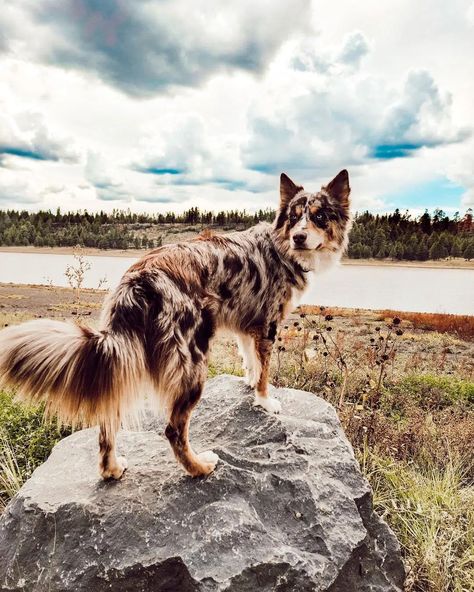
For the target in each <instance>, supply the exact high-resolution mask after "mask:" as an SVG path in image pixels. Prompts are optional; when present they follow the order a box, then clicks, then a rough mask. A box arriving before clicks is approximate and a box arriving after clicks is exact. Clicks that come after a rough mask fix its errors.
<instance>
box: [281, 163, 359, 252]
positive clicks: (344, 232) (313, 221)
mask: <svg viewBox="0 0 474 592" xmlns="http://www.w3.org/2000/svg"><path fill="white" fill-rule="evenodd" d="M349 194H350V187H349V175H348V173H347V171H346V170H343V171H341V172H340V173H339V174H338V175H337V176H336V177H334V179H333V180H332V181H331V182H330V183H328V184H327V185H326V186H325V187H322V188H321V190H320V191H318V192H317V193H310V192H308V191H305V190H304V189H303V187H301V186H299V185H296V184H295V183H293V181H292V180H291V179H290V178H289V177H287V176H286V175H285V173H282V174H281V177H280V208H279V212H278V214H277V217H276V220H275V228H276V229H277V230H278V231H279V233H280V236H282V237H283V239H284V240H287V241H289V248H290V252H291V253H292V255H293V256H294V257H296V259H298V260H300V261H303V262H304V261H309V260H311V258H312V257H314V254H315V253H316V252H324V251H326V252H329V253H330V252H332V253H341V254H342V252H343V251H344V249H345V247H346V245H347V240H348V234H349V230H350V213H349Z"/></svg>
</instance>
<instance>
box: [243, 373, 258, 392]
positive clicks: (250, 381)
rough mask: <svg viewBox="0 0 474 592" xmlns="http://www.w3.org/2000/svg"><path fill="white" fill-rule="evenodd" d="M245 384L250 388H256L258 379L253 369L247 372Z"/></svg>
mask: <svg viewBox="0 0 474 592" xmlns="http://www.w3.org/2000/svg"><path fill="white" fill-rule="evenodd" d="M245 383H246V384H247V385H248V386H249V387H250V388H255V386H256V384H257V377H256V372H255V370H253V369H250V370H249V369H246V370H245Z"/></svg>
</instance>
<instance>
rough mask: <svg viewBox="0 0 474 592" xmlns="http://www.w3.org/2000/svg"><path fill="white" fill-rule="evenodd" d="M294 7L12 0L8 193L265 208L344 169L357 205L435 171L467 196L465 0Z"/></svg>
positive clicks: (42, 200)
mask: <svg viewBox="0 0 474 592" xmlns="http://www.w3.org/2000/svg"><path fill="white" fill-rule="evenodd" d="M288 6H289V5H288V3H286V2H283V1H280V0H275V1H270V0H265V1H264V2H251V1H250V0H248V1H247V0H245V1H243V2H237V1H230V2H228V3H224V4H223V3H221V2H217V0H212V1H211V2H209V3H206V8H205V9H202V5H200V6H199V7H197V5H194V4H193V5H192V6H191V5H190V4H189V3H188V2H185V1H184V0H178V1H174V2H171V1H170V0H163V1H162V2H161V1H160V2H158V1H157V0H147V1H146V2H145V1H144V0H137V1H136V2H134V3H126V2H119V1H117V2H113V3H109V2H107V3H105V2H104V3H102V4H100V5H99V3H97V2H92V0H78V1H77V2H74V3H72V2H71V0H66V1H64V2H58V1H57V0H55V1H54V2H52V1H50V0H34V1H33V0H18V1H15V2H13V1H12V0H8V1H7V2H6V6H5V9H4V10H2V13H1V14H0V22H2V25H3V30H4V31H5V33H6V34H7V39H6V40H5V39H4V40H3V41H2V42H0V66H1V67H2V78H1V79H0V113H1V118H0V119H1V121H2V123H0V145H1V146H2V147H3V148H5V147H6V148H7V150H4V153H3V156H0V186H1V187H3V188H4V192H3V194H2V195H3V197H2V200H3V201H2V203H3V204H4V207H15V204H20V203H26V204H27V207H31V208H37V207H51V208H52V207H57V206H58V205H61V206H62V207H63V208H64V209H68V208H70V209H76V208H78V207H87V208H90V209H101V208H104V209H112V208H114V207H130V208H133V209H136V210H142V209H145V210H147V211H157V210H160V211H165V210H168V209H176V210H181V209H184V208H186V207H189V206H191V205H199V206H200V207H203V208H212V209H223V208H235V207H245V208H247V209H257V208H260V207H265V206H274V205H275V203H276V201H277V195H278V187H277V185H278V178H277V174H278V173H279V172H280V171H281V170H285V171H286V172H288V173H289V174H290V175H294V176H295V178H296V179H297V180H298V181H300V182H303V183H305V185H307V186H308V188H313V187H314V188H317V187H318V186H319V185H320V184H321V183H324V182H326V181H327V180H328V179H329V178H330V177H331V176H332V175H334V174H335V173H336V172H337V171H338V170H339V169H341V168H343V167H348V168H349V170H350V173H351V179H352V186H353V196H354V202H355V204H356V205H357V207H358V208H360V209H361V208H365V207H368V208H379V209H383V208H384V207H385V206H386V204H387V199H388V197H386V196H389V195H390V196H391V195H393V194H394V193H396V192H397V191H398V192H399V193H400V194H403V192H404V191H406V190H407V189H408V188H409V187H412V186H416V185H418V184H420V183H424V182H429V180H430V179H433V178H435V177H436V178H439V177H443V176H444V177H446V178H448V179H452V180H453V181H455V182H456V183H458V184H460V185H462V187H464V188H465V190H466V193H465V195H464V198H463V199H464V203H465V204H468V203H471V201H470V200H472V195H473V193H472V188H473V186H474V181H473V180H472V178H471V176H470V174H469V172H468V171H469V170H472V159H471V154H472V153H473V150H472V139H469V138H468V137H467V136H468V133H469V129H470V128H472V127H473V123H474V122H473V113H472V96H474V79H473V78H472V77H469V76H467V75H466V73H467V72H468V69H469V68H470V67H471V64H470V56H471V55H472V26H471V25H470V24H469V22H470V21H469V20H468V17H469V15H472V14H473V13H472V6H474V5H473V3H472V2H471V1H468V0H453V2H452V3H443V2H441V0H437V2H436V3H435V8H433V4H432V0H429V1H428V0H420V2H419V3H416V5H414V4H413V3H412V2H409V0H400V2H398V3H397V6H396V7H392V9H391V10H390V14H389V15H388V13H387V10H388V9H387V7H386V6H385V4H384V3H380V2H377V1H376V0H364V1H363V2H361V3H358V4H357V5H354V4H353V3H352V2H350V1H349V0H341V2H340V3H338V5H337V6H336V5H334V4H330V3H325V4H323V3H318V2H312V4H311V3H310V2H309V0H298V2H297V3H292V5H291V10H290V9H289V8H288ZM53 7H54V8H55V11H54V12H53ZM71 10H74V11H76V12H74V14H75V18H74V19H71V18H70V16H71V12H70V11H71ZM311 15H312V17H311ZM46 16H47V17H48V18H45V17H46ZM388 16H389V17H390V18H388ZM125 17H126V18H125ZM2 52H3V53H2ZM453 64H455V65H456V67H454V66H453ZM0 151H1V150H0ZM15 154H16V155H15ZM83 155H84V156H83ZM401 156H404V158H401ZM394 157H397V158H394ZM42 159H43V160H42ZM461 163H462V164H461ZM469 167H470V168H469ZM59 188H62V189H61V190H59ZM22 200H23V201H22ZM28 204H29V205H28Z"/></svg>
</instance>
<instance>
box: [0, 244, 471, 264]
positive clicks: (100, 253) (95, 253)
mask: <svg viewBox="0 0 474 592" xmlns="http://www.w3.org/2000/svg"><path fill="white" fill-rule="evenodd" d="M77 250H78V249H76V248H75V247H33V246H12V247H7V246H0V253H18V254H21V253H23V254H25V253H29V254H34V255H41V254H43V255H73V254H74V253H76V252H77ZM80 251H81V253H82V254H83V255H84V256H86V257H129V258H131V259H133V258H139V257H142V256H143V255H145V254H146V253H148V252H149V249H126V250H124V249H97V248H87V247H84V248H81V249H80ZM341 263H342V265H361V266H373V267H418V268H432V269H474V260H471V261H466V260H465V259H446V260H440V261H434V260H432V261H405V260H402V261H393V260H391V259H347V258H343V259H342V261H341Z"/></svg>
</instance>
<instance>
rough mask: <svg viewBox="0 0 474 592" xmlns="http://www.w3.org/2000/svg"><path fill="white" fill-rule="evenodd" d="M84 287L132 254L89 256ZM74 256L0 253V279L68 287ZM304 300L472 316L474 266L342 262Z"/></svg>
mask: <svg viewBox="0 0 474 592" xmlns="http://www.w3.org/2000/svg"><path fill="white" fill-rule="evenodd" d="M86 260H87V261H88V262H89V263H90V264H91V269H90V270H89V271H87V272H86V274H85V278H84V286H85V287H87V288H97V287H98V286H99V283H100V281H101V279H103V278H104V277H105V278H106V279H107V284H106V286H105V287H107V288H111V287H114V286H115V285H116V284H117V283H118V281H119V280H120V277H121V276H122V274H123V273H124V271H126V269H127V268H128V267H130V265H131V264H132V263H134V262H135V261H136V259H135V258H133V257H102V256H98V257H96V256H93V257H92V256H88V257H86ZM68 264H69V265H75V262H74V258H73V257H72V255H51V254H47V253H0V282H3V283H8V282H11V283H16V284H48V283H52V284H53V285H56V286H67V285H68V283H67V279H66V276H65V275H64V271H65V269H66V266H67V265H68ZM302 303H304V304H322V305H325V306H345V307H351V308H369V309H381V308H390V309H393V310H400V311H415V312H445V313H452V314H469V315H474V270H471V269H439V268H416V267H401V266H400V267H388V266H373V265H342V266H341V267H339V268H336V269H334V270H331V271H329V272H327V273H325V274H322V275H320V276H317V277H316V278H315V279H314V281H313V283H312V285H311V286H310V288H309V290H308V292H307V293H306V295H305V297H304V298H303V301H302Z"/></svg>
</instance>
